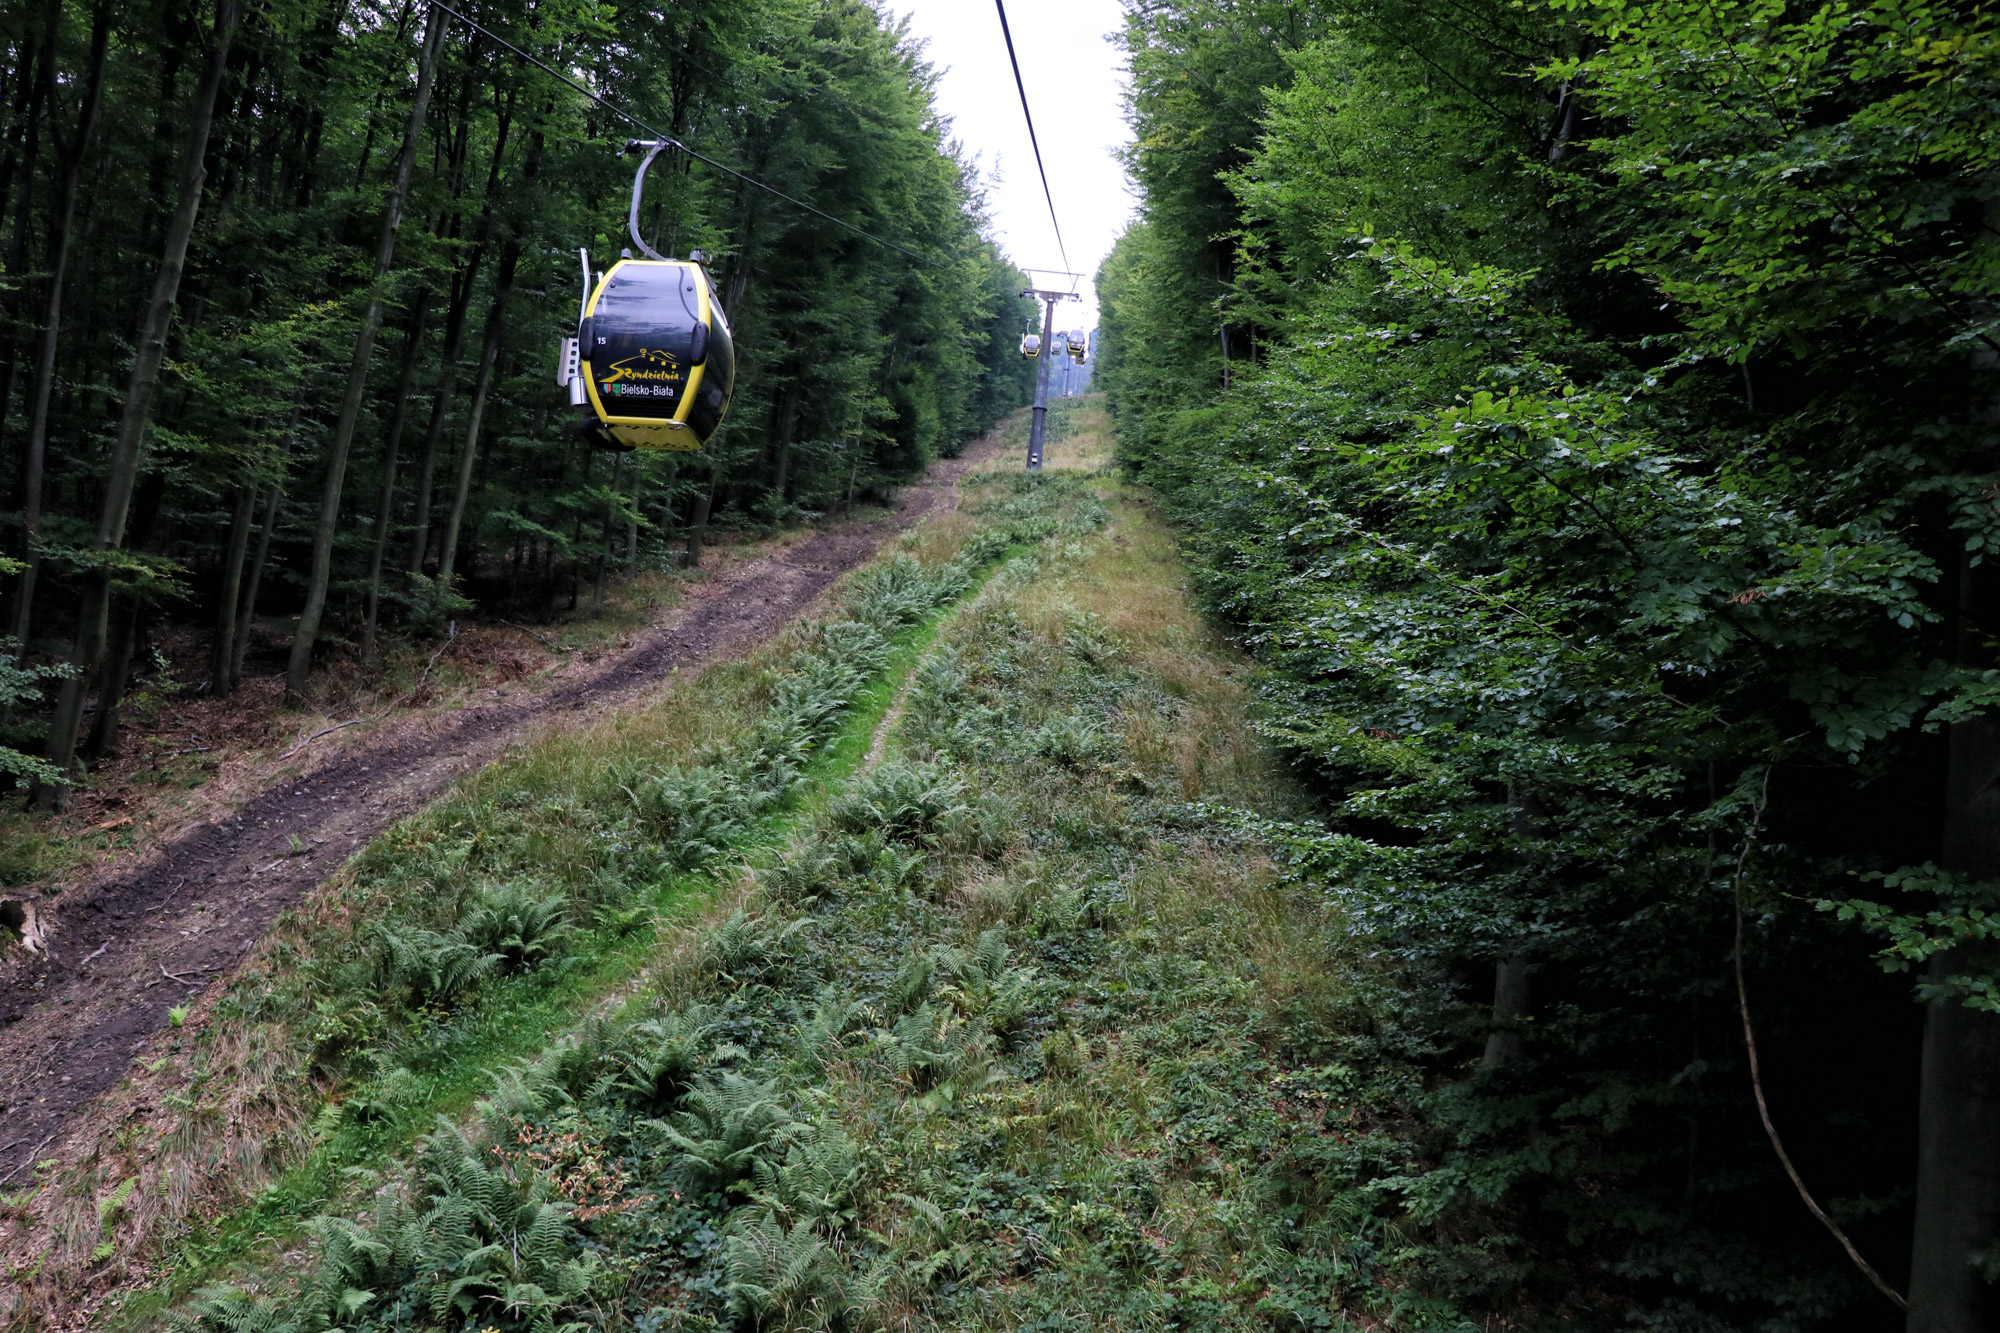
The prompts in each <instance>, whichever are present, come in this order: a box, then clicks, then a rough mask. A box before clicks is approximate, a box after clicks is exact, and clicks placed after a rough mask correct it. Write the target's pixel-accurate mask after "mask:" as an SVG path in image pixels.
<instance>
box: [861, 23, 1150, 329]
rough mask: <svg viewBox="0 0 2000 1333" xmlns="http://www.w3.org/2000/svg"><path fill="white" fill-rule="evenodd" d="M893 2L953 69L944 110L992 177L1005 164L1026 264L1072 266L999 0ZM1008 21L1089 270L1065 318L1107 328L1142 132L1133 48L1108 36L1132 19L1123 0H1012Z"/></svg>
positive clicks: (998, 219)
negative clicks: (1129, 93)
mask: <svg viewBox="0 0 2000 1333" xmlns="http://www.w3.org/2000/svg"><path fill="white" fill-rule="evenodd" d="M884 8H885V9H887V10H889V11H890V12H892V13H894V14H896V15H898V16H903V15H908V16H909V17H910V31H911V33H912V34H913V35H914V36H916V37H917V38H919V39H921V40H923V41H924V42H925V43H926V44H927V54H928V56H929V58H930V62H931V63H932V64H933V65H935V66H937V67H938V68H939V70H940V71H941V72H942V76H943V77H942V78H941V79H940V80H939V84H938V108H939V110H941V111H942V112H943V113H944V114H945V115H947V116H949V117H951V119H952V122H953V132H954V133H955V134H956V135H957V137H958V138H959V139H960V140H961V141H963V143H964V144H965V146H966V149H967V150H968V151H969V152H970V153H971V154H973V155H974V156H975V157H976V158H977V159H978V162H979V167H980V170H981V172H982V173H983V174H985V175H987V176H988V177H991V176H992V175H993V173H994V170H995V168H996V167H997V168H998V170H999V176H1000V179H999V182H998V183H997V184H994V185H991V186H990V190H989V197H988V207H989V208H990V209H991V211H992V214H993V221H994V233H995V239H997V240H998V241H999V242H1000V245H1001V247H1002V248H1003V249H1005V250H1006V252H1007V254H1008V256H1009V257H1010V258H1012V259H1013V261H1014V262H1015V263H1016V264H1018V265H1020V266H1022V267H1023V268H1050V269H1056V268H1062V267H1063V262H1062V259H1061V257H1060V256H1059V255H1058V253H1057V249H1056V240H1055V235H1054V233H1053V232H1052V231H1051V230H1050V227H1049V209H1048V205H1047V204H1046V203H1045V202H1044V201H1043V199H1042V183H1041V180H1040V178H1039V177H1038V176H1037V175H1036V174H1035V154H1034V150H1033V149H1032V148H1031V147H1030V146H1029V143H1028V131H1027V127H1026V126H1025V125H1024V124H1022V121H1021V101H1020V95H1019V94H1018V93H1016V92H1015V90H1014V75H1013V71H1012V70H1011V69H1009V68H1008V65H1007V45H1006V42H1005V41H1004V40H1003V39H1002V38H1001V35H1000V17H999V15H998V13H997V12H995V9H994V6H993V0H885V3H884ZM1007 21H1008V23H1009V24H1010V25H1011V26H1012V28H1013V30H1014V49H1015V51H1016V53H1017V54H1019V56H1020V58H1021V78H1022V81H1023V82H1024V83H1026V85H1027V88H1028V104H1029V106H1031V107H1033V108H1034V112H1035V133H1036V134H1037V135H1038V136H1039V137H1040V139H1041V143H1042V159H1043V161H1044V163H1045V164H1046V165H1047V167H1048V171H1049V189H1050V190H1051V191H1052V192H1053V193H1054V194H1055V202H1056V217H1057V219H1058V220H1059V221H1060V222H1061V223H1062V236H1063V241H1064V243H1065V244H1066V246H1067V247H1068V250H1069V261H1070V262H1069V265H1068V267H1070V268H1073V269H1075V270H1077V271H1078V272H1080V273H1082V274H1083V275H1084V276H1083V278H1082V279H1081V280H1080V281H1079V283H1078V291H1080V292H1081V293H1082V294H1083V297H1084V300H1083V303H1082V304H1080V305H1078V304H1068V303H1066V304H1065V305H1064V306H1060V307H1058V308H1057V311H1056V327H1057V328H1079V327H1080V328H1095V327H1096V325H1097V300H1096V297H1095V295H1094V294H1093V293H1092V291H1091V285H1090V278H1091V275H1093V274H1095V273H1096V272H1097V266H1098V264H1099V263H1101V262H1102V261H1103V259H1104V256H1105V255H1107V254H1109V253H1110V251H1111V243H1112V242H1113V241H1115V240H1117V239H1118V233H1119V232H1121V231H1123V230H1124V229H1125V224H1126V222H1127V221H1129V220H1130V218H1131V215H1132V209H1133V198H1132V194H1131V191H1130V186H1129V184H1128V182H1127V180H1126V178H1125V172H1124V169H1123V168H1122V167H1121V166H1120V165H1119V163H1118V160H1117V159H1116V158H1115V157H1113V156H1112V153H1113V151H1114V150H1115V149H1117V148H1118V147H1119V146H1121V145H1123V144H1125V143H1127V142H1129V141H1130V138H1131V132H1130V131H1129V130H1128V129H1127V128H1126V125H1125V108H1124V103H1123V100H1122V99H1123V97H1124V92H1125V68H1124V63H1125V62H1124V55H1123V52H1122V51H1121V50H1120V48H1118V47H1116V46H1114V45H1112V43H1111V42H1110V41H1109V40H1107V39H1109V38H1111V37H1112V36H1113V35H1114V34H1116V33H1117V32H1118V31H1119V29H1120V28H1121V27H1122V25H1123V14H1122V11H1121V10H1120V8H1119V3H1118V0H1008V3H1007ZM1043 280H1044V281H1048V279H1043Z"/></svg>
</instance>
